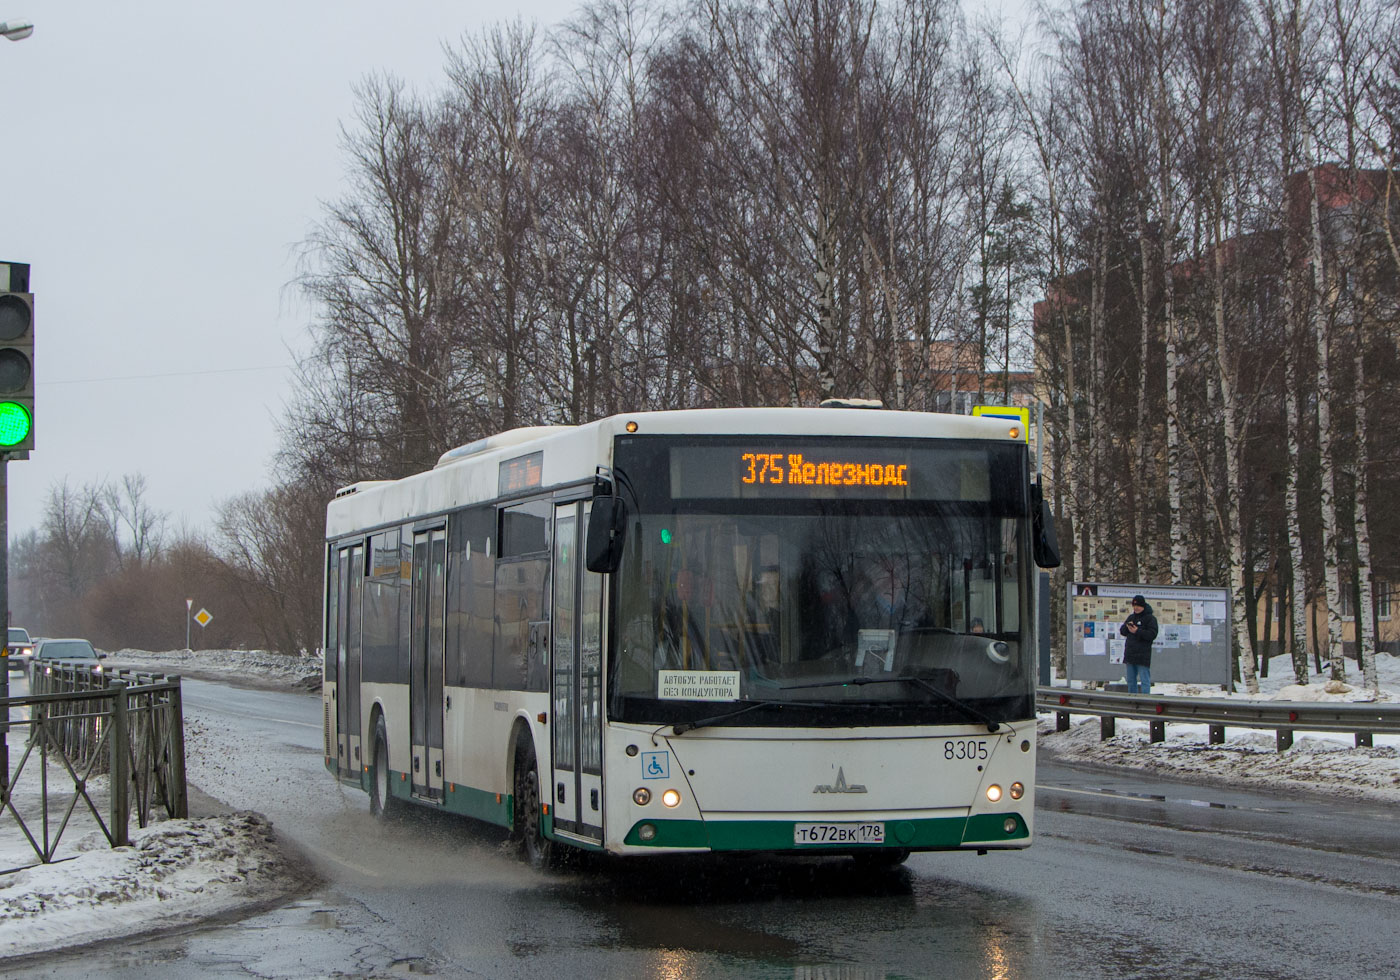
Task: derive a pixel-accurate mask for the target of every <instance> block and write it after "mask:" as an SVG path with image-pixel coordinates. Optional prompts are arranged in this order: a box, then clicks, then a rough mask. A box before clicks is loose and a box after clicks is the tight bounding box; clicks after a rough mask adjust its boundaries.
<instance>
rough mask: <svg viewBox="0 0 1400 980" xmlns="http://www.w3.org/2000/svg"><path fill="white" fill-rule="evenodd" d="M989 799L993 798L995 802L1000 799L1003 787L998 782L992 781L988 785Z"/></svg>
mask: <svg viewBox="0 0 1400 980" xmlns="http://www.w3.org/2000/svg"><path fill="white" fill-rule="evenodd" d="M987 799H989V800H991V801H992V802H993V803H996V802H997V801H999V800H1000V799H1001V787H1000V786H998V785H997V784H996V783H992V785H990V786H988V787H987Z"/></svg>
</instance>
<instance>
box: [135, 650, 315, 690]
mask: <svg viewBox="0 0 1400 980" xmlns="http://www.w3.org/2000/svg"><path fill="white" fill-rule="evenodd" d="M109 662H110V663H111V664H112V665H113V666H114V667H130V668H133V669H135V670H144V671H154V672H157V673H165V674H180V675H182V676H187V677H197V678H200V679H201V680H212V681H225V682H228V683H239V682H246V683H252V684H256V685H258V686H259V687H278V686H286V687H290V688H295V689H303V688H304V689H311V688H313V687H314V688H316V689H319V688H320V686H321V659H320V658H319V657H316V656H309V657H286V656H283V655H281V654H278V653H269V652H268V651H266V650H167V651H163V652H159V653H152V652H150V651H148V650H114V651H112V652H111V653H110V654H109Z"/></svg>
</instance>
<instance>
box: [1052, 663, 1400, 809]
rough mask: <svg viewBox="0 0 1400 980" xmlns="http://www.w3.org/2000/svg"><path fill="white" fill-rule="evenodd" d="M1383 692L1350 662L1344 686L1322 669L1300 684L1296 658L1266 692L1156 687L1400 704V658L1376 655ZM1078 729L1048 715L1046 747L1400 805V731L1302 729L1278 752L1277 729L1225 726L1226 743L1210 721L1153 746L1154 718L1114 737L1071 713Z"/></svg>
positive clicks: (1130, 764) (1103, 762) (1231, 781)
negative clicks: (1360, 734) (1359, 738)
mask: <svg viewBox="0 0 1400 980" xmlns="http://www.w3.org/2000/svg"><path fill="white" fill-rule="evenodd" d="M1376 666H1377V673H1378V675H1379V681H1380V691H1379V694H1373V692H1371V691H1368V690H1367V689H1366V688H1365V686H1364V685H1363V684H1362V681H1361V677H1360V674H1359V672H1357V671H1356V664H1355V663H1354V662H1352V661H1348V662H1347V670H1348V672H1349V673H1348V676H1347V680H1346V682H1344V683H1340V684H1339V683H1337V682H1335V681H1329V680H1327V679H1326V677H1323V676H1317V675H1314V676H1313V677H1312V679H1311V683H1309V684H1306V685H1299V684H1297V683H1296V681H1295V678H1294V677H1293V669H1292V665H1291V663H1290V661H1289V658H1288V657H1286V656H1284V657H1275V658H1273V660H1271V661H1270V664H1269V676H1268V677H1266V678H1260V680H1259V689H1260V693H1259V694H1258V695H1249V694H1244V693H1240V692H1235V693H1231V694H1227V693H1225V692H1224V691H1221V690H1220V689H1219V688H1218V687H1202V686H1200V685H1187V684H1154V685H1153V686H1152V693H1153V694H1157V695H1178V696H1185V697H1206V698H1219V699H1228V700H1243V701H1254V700H1257V701H1305V702H1317V701H1367V702H1370V701H1376V702H1383V703H1386V704H1388V705H1390V706H1395V705H1397V704H1400V657H1393V656H1390V655H1389V654H1384V653H1383V654H1380V655H1379V656H1378V657H1377V658H1376ZM1070 724H1071V727H1070V730H1069V731H1067V732H1056V731H1055V715H1054V714H1053V713H1045V714H1042V715H1041V716H1040V723H1039V726H1038V727H1039V732H1038V738H1039V748H1040V751H1041V752H1042V753H1043V754H1044V755H1046V756H1048V757H1050V758H1054V759H1057V760H1060V761H1063V762H1073V763H1080V764H1087V765H1099V766H1116V767H1126V768H1131V769H1143V770H1148V771H1151V772H1156V773H1159V774H1162V775H1169V776H1172V777H1175V778H1178V779H1185V780H1190V781H1195V782H1204V783H1211V782H1220V783H1224V784H1228V785H1233V786H1249V785H1255V786H1267V787H1272V788H1277V789H1291V790H1301V791H1308V792H1315V793H1324V794H1331V795H1335V796H1340V797H1347V798H1353V799H1369V800H1378V801H1382V802H1400V736H1395V735H1377V736H1375V737H1374V739H1373V741H1374V743H1375V744H1374V746H1373V747H1371V748H1357V747H1356V746H1355V740H1354V738H1353V736H1351V735H1349V734H1344V733H1340V732H1307V731H1295V732H1294V741H1293V746H1292V748H1290V749H1288V750H1287V751H1284V752H1279V751H1277V749H1276V748H1275V743H1274V732H1273V730H1272V729H1256V728H1227V729H1226V730H1225V744H1223V745H1211V744H1210V738H1209V732H1208V728H1207V726H1206V725H1180V724H1170V723H1169V724H1168V725H1167V728H1166V735H1167V737H1166V740H1165V741H1162V742H1158V743H1155V744H1154V743H1153V742H1152V741H1151V740H1150V738H1149V735H1148V723H1147V722H1145V721H1135V720H1132V719H1127V718H1119V719H1118V720H1117V722H1116V724H1115V732H1116V734H1115V736H1114V737H1113V738H1111V739H1108V740H1107V741H1100V740H1099V718H1098V716H1097V715H1076V714H1071V715H1070Z"/></svg>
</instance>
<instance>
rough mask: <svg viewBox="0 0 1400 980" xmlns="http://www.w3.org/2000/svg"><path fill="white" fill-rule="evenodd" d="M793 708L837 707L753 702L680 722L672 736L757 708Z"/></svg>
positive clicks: (832, 704) (830, 703) (818, 703)
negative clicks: (705, 716)
mask: <svg viewBox="0 0 1400 980" xmlns="http://www.w3.org/2000/svg"><path fill="white" fill-rule="evenodd" d="M812 686H813V687H816V686H817V685H815V684H814V685H812ZM792 707H803V708H832V707H836V702H833V701H752V702H750V703H748V704H745V705H742V706H741V707H738V708H734V709H732V710H730V711H724V712H721V713H719V714H717V715H710V716H709V717H708V718H696V719H695V720H694V721H678V722H676V723H675V724H674V725H672V726H671V734H672V735H683V734H685V733H686V732H689V731H694V730H695V729H697V728H708V727H710V726H711V725H714V724H716V723H718V722H721V721H725V720H726V719H729V718H733V717H735V716H737V715H742V714H745V713H747V712H750V711H753V710H754V709H755V708H792Z"/></svg>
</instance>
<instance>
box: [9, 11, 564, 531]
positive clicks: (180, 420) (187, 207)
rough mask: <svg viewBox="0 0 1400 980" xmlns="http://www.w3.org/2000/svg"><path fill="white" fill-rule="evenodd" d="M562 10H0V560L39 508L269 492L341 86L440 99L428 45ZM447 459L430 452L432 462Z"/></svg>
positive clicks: (176, 521) (439, 75) (204, 518)
mask: <svg viewBox="0 0 1400 980" xmlns="http://www.w3.org/2000/svg"><path fill="white" fill-rule="evenodd" d="M576 7H577V4H576V3H574V2H571V0H523V2H521V3H517V4H515V5H504V4H503V5H492V4H486V3H481V2H475V3H465V2H450V0H395V2H392V3H386V2H383V0H379V2H368V0H278V2H272V0H252V2H243V3H206V2H199V0H0V20H9V21H13V20H29V21H31V22H33V23H34V25H35V29H34V34H33V36H32V37H30V38H28V39H26V40H23V41H19V42H15V43H10V42H7V41H0V90H2V91H3V92H4V94H5V97H4V100H3V104H4V119H5V123H4V125H5V132H4V135H3V138H0V148H3V149H2V150H0V186H3V188H4V190H3V195H4V207H3V211H2V212H0V213H3V219H0V261H16V262H29V263H31V265H32V273H31V276H32V278H31V282H30V287H31V289H32V290H33V291H34V293H35V306H36V310H35V339H36V346H37V351H36V357H35V375H36V383H37V391H36V400H37V404H36V406H35V444H36V448H35V450H34V452H33V454H32V456H31V458H30V459H29V460H27V461H16V462H12V463H10V464H9V467H8V477H9V530H10V537H11V539H13V538H14V537H16V536H18V535H20V534H22V533H24V532H25V531H27V530H29V529H31V528H36V527H38V526H39V524H40V522H41V521H42V519H43V508H44V502H45V500H46V498H47V496H48V494H49V491H50V489H51V488H53V487H55V486H56V485H58V484H59V483H60V482H62V481H63V480H64V479H67V480H68V481H69V482H70V484H71V485H73V486H75V487H82V486H84V485H87V484H92V483H95V482H98V481H102V480H114V481H116V480H120V479H121V477H122V476H123V475H124V474H127V473H140V474H143V475H144V476H145V477H146V480H147V484H148V501H149V503H151V504H152V505H153V506H154V507H155V508H157V509H158V510H161V511H164V512H166V513H167V514H168V515H169V517H170V519H171V522H172V524H173V525H175V526H178V525H180V524H186V525H188V526H189V527H191V528H202V527H207V526H208V525H209V523H210V518H211V516H212V513H213V508H214V506H215V505H216V504H217V503H218V502H219V501H221V500H223V499H225V498H227V497H230V496H232V495H234V494H237V493H242V492H245V491H248V490H254V489H259V488H262V487H265V486H266V485H267V481H268V470H269V464H270V461H271V458H272V455H273V453H274V452H275V450H276V446H277V434H276V420H277V418H278V417H280V415H281V409H282V406H283V404H284V399H285V398H286V396H287V393H288V391H289V385H290V376H291V375H290V365H291V364H292V362H293V359H294V358H295V356H296V354H297V352H298V351H302V350H305V347H306V325H307V323H308V321H309V320H310V319H311V317H312V311H311V309H310V308H309V306H308V305H307V304H306V302H305V301H304V300H302V299H301V297H300V296H299V294H298V293H297V292H296V290H295V289H294V288H293V287H290V286H289V283H290V282H291V280H292V279H293V277H294V276H295V274H296V254H297V249H296V246H297V244H298V243H299V242H301V241H302V240H304V239H305V237H306V234H307V231H308V230H309V228H310V227H311V225H312V224H313V223H314V222H315V221H316V220H317V218H318V217H319V216H320V213H321V210H320V209H321V202H323V201H327V200H331V199H334V198H336V197H337V196H338V195H339V194H340V193H341V191H342V188H343V177H344V157H343V154H342V153H341V148H340V129H339V127H340V123H341V121H342V120H348V119H350V118H351V115H352V111H353V105H354V103H353V94H352V86H353V85H354V84H355V82H356V81H357V80H359V79H361V78H363V77H364V76H365V75H366V74H367V73H370V72H388V73H391V74H394V75H396V76H398V77H400V78H402V79H403V80H404V81H406V82H408V83H409V84H411V85H412V86H414V87H415V88H417V89H418V90H420V91H425V92H426V91H432V90H435V89H437V88H439V87H440V86H441V85H442V84H443V72H442V68H443V64H444V58H443V55H442V45H443V43H444V42H455V41H456V40H457V39H459V38H460V37H461V36H462V34H463V33H464V32H468V33H474V32H476V31H478V30H479V29H480V28H481V27H483V26H484V25H486V24H487V23H488V22H490V21H495V20H498V19H500V18H501V17H503V16H506V15H512V16H513V15H514V14H516V13H517V12H518V13H519V15H520V16H522V17H524V18H525V19H528V20H535V21H537V22H539V23H540V24H542V25H549V24H553V23H556V22H558V21H560V20H561V19H563V18H565V17H566V16H567V15H568V14H569V13H570V12H571V11H573V10H574V9H576ZM444 448H449V447H444Z"/></svg>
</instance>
